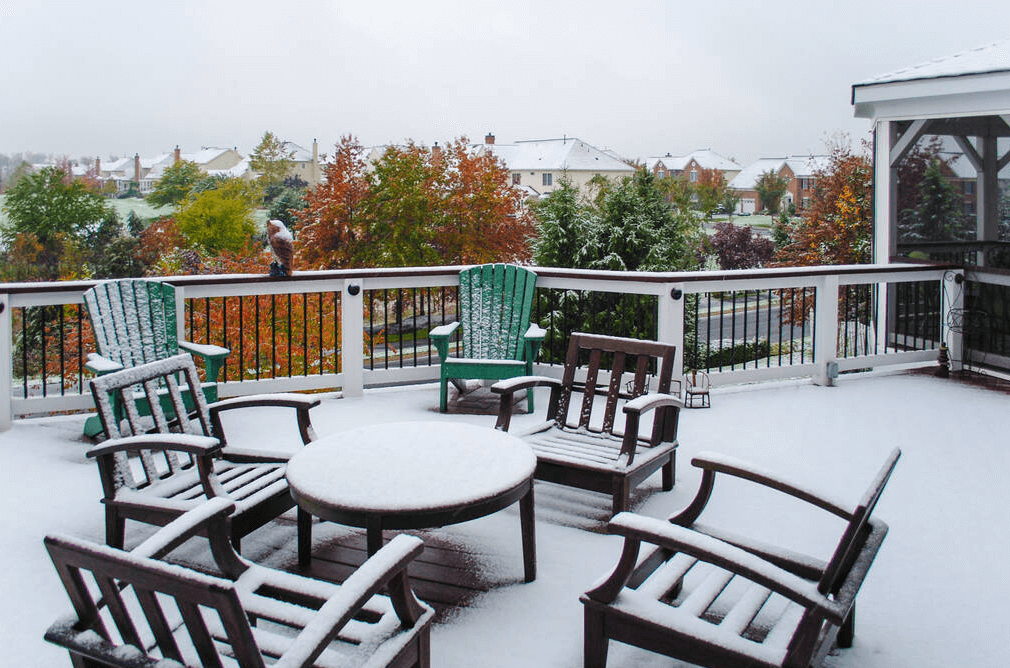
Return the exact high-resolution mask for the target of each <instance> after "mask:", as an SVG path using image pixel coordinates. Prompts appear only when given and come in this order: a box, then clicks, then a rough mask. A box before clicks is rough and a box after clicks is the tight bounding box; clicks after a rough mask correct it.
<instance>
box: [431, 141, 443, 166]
mask: <svg viewBox="0 0 1010 668" xmlns="http://www.w3.org/2000/svg"><path fill="white" fill-rule="evenodd" d="M441 162H442V147H441V146H439V145H438V142H435V145H434V146H432V147H431V164H433V165H438V164H441Z"/></svg>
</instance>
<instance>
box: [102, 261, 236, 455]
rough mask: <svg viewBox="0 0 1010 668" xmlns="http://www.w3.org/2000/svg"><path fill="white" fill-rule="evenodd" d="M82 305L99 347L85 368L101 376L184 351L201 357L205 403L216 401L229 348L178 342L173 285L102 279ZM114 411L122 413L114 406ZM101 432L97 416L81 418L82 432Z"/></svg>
mask: <svg viewBox="0 0 1010 668" xmlns="http://www.w3.org/2000/svg"><path fill="white" fill-rule="evenodd" d="M84 306H85V310H86V311H87V313H88V317H89V318H90V319H91V328H92V330H94V332H95V344H96V345H97V347H98V352H97V353H88V361H87V363H86V364H85V365H84V366H85V368H87V369H88V370H89V371H91V372H93V373H95V374H97V375H99V376H102V375H105V374H107V373H112V372H113V371H119V370H120V369H124V368H127V367H132V366H137V365H139V364H144V363H146V362H153V361H155V360H160V359H165V358H166V357H172V356H173V355H178V354H179V350H180V349H182V350H185V351H188V352H190V353H192V354H193V355H195V356H198V357H201V358H203V361H204V369H205V371H206V373H205V383H204V387H203V392H204V395H205V396H206V397H207V401H211V402H213V401H217V377H218V374H219V373H220V371H221V365H222V364H224V360H225V358H226V357H228V354H229V352H230V351H229V350H228V349H227V348H222V347H221V346H214V345H205V344H197V343H190V342H188V341H180V340H179V338H178V334H177V331H178V330H177V321H176V311H175V287H174V286H172V285H169V284H168V283H161V282H159V281H150V280H145V279H133V278H126V279H121V280H115V281H103V282H101V283H99V284H98V285H96V286H94V287H93V288H91V289H89V290H88V291H86V292H85V293H84ZM138 408H139V409H140V411H141V414H142V415H148V414H150V407H149V406H147V405H146V402H138ZM116 414H117V415H121V412H120V409H119V408H118V407H117V409H116ZM102 431H103V430H102V423H101V421H100V420H99V419H98V416H97V415H93V416H91V417H89V418H88V419H87V420H86V421H85V424H84V435H85V436H88V437H94V436H97V435H98V434H100V433H102Z"/></svg>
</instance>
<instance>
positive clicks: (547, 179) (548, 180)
mask: <svg viewBox="0 0 1010 668" xmlns="http://www.w3.org/2000/svg"><path fill="white" fill-rule="evenodd" d="M553 181H554V175H553V174H551V173H550V172H544V185H545V186H549V185H553Z"/></svg>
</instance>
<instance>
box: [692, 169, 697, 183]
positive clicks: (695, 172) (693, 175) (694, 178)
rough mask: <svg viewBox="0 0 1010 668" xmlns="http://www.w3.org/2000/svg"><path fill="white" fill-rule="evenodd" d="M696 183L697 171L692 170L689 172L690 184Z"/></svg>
mask: <svg viewBox="0 0 1010 668" xmlns="http://www.w3.org/2000/svg"><path fill="white" fill-rule="evenodd" d="M697 181H698V170H697V169H692V170H691V183H695V182H697Z"/></svg>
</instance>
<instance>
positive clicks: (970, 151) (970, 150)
mask: <svg viewBox="0 0 1010 668" xmlns="http://www.w3.org/2000/svg"><path fill="white" fill-rule="evenodd" d="M954 141H956V142H957V145H958V146H960V147H961V150H962V151H963V152H964V157H966V158H968V162H970V163H971V166H972V167H974V168H975V171H976V172H977V173H981V172H982V156H980V155H979V154H978V151H976V150H975V147H974V146H972V144H971V142H970V141H968V138H967V137H964V136H962V135H957V136H955V137H954Z"/></svg>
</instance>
